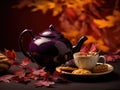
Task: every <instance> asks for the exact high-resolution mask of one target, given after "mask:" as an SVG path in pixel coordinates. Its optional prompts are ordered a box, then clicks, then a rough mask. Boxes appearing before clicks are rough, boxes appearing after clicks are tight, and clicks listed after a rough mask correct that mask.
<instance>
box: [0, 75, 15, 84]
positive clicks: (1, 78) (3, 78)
mask: <svg viewBox="0 0 120 90" xmlns="http://www.w3.org/2000/svg"><path fill="white" fill-rule="evenodd" d="M13 77H14V75H4V76H0V81H2V82H7V83H9V82H10V80H12V78H13Z"/></svg>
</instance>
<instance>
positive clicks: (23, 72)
mask: <svg viewBox="0 0 120 90" xmlns="http://www.w3.org/2000/svg"><path fill="white" fill-rule="evenodd" d="M14 75H15V76H17V77H19V78H22V77H25V71H24V70H16V71H15V72H14Z"/></svg>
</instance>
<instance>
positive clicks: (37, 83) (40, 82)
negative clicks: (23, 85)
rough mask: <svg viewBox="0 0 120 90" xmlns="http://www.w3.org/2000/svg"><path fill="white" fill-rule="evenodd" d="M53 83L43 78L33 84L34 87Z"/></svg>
mask: <svg viewBox="0 0 120 90" xmlns="http://www.w3.org/2000/svg"><path fill="white" fill-rule="evenodd" d="M53 84H55V82H52V81H44V80H40V81H38V82H36V83H35V84H34V85H35V86H36V87H41V86H47V87H48V86H50V85H53Z"/></svg>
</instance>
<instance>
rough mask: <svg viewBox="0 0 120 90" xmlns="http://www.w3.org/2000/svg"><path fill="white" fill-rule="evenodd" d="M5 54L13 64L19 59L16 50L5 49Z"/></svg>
mask: <svg viewBox="0 0 120 90" xmlns="http://www.w3.org/2000/svg"><path fill="white" fill-rule="evenodd" d="M5 54H6V56H7V58H8V60H10V62H11V64H14V63H15V60H17V57H16V53H15V51H14V50H12V51H10V50H7V49H5Z"/></svg>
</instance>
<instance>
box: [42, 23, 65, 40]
mask: <svg viewBox="0 0 120 90" xmlns="http://www.w3.org/2000/svg"><path fill="white" fill-rule="evenodd" d="M40 36H42V37H47V38H62V37H63V35H62V34H61V33H60V32H58V31H56V30H55V29H54V26H53V25H52V24H51V25H50V26H49V30H46V31H44V32H43V33H41V34H40Z"/></svg>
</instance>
